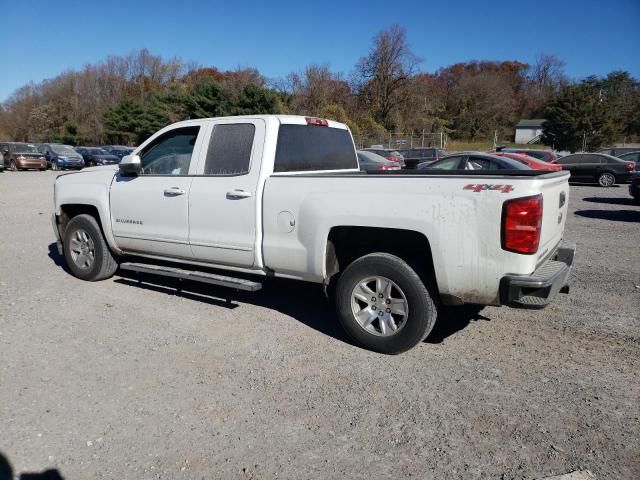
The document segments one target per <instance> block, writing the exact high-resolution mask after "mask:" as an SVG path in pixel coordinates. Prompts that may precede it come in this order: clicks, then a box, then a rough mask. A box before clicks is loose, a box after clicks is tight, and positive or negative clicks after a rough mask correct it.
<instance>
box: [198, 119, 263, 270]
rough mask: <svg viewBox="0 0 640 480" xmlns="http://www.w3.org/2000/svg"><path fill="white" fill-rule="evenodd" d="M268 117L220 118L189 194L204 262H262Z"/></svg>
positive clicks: (244, 264)
mask: <svg viewBox="0 0 640 480" xmlns="http://www.w3.org/2000/svg"><path fill="white" fill-rule="evenodd" d="M264 134H265V123H264V121H263V120H259V119H256V120H250V119H249V120H244V119H243V120H233V119H229V120H219V121H216V122H214V123H211V124H210V125H209V127H208V132H207V136H208V137H209V139H208V142H207V145H206V147H203V150H202V151H203V154H202V155H201V156H200V158H201V161H200V165H198V170H197V174H196V175H195V176H194V177H193V183H192V184H191V191H190V194H189V241H190V243H191V250H192V252H193V255H194V257H195V258H196V259H198V260H199V261H206V262H210V263H215V264H220V265H233V266H238V267H244V268H250V267H252V266H254V265H255V264H256V241H257V240H256V239H257V232H258V229H259V225H258V223H257V222H258V221H259V218H258V217H257V212H258V207H259V205H260V202H261V198H259V197H260V194H259V191H258V185H259V178H260V165H261V162H260V160H261V159H262V149H263V143H264Z"/></svg>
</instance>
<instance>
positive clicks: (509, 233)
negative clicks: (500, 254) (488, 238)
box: [502, 195, 542, 255]
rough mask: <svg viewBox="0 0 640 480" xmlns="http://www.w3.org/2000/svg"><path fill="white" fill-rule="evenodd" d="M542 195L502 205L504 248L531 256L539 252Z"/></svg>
mask: <svg viewBox="0 0 640 480" xmlns="http://www.w3.org/2000/svg"><path fill="white" fill-rule="evenodd" d="M541 226H542V195H536V196H535V197H526V198H516V199H513V200H507V201H506V202H504V204H503V205H502V248H503V249H504V250H508V251H510V252H515V253H524V254H528V255H531V254H533V253H536V252H537V251H538V245H539V244H540V230H541Z"/></svg>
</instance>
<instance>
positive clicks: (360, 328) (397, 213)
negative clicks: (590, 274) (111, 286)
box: [52, 115, 575, 354]
mask: <svg viewBox="0 0 640 480" xmlns="http://www.w3.org/2000/svg"><path fill="white" fill-rule="evenodd" d="M494 158H496V159H497V160H498V161H501V162H507V161H509V162H511V161H512V160H509V159H506V158H500V157H494ZM515 163H516V165H518V166H519V167H520V168H522V170H503V171H501V172H497V173H496V172H488V174H487V173H486V172H482V171H478V172H469V171H459V172H447V174H446V175H443V174H441V173H440V172H437V171H429V172H427V171H425V172H419V173H422V174H420V175H412V174H410V173H403V172H397V174H394V175H362V174H361V172H360V170H359V165H358V158H357V155H356V149H355V146H354V144H353V139H352V136H351V133H350V132H349V130H348V128H347V126H346V125H344V124H342V123H338V122H333V121H330V120H326V119H320V118H312V117H299V116H291V115H251V116H238V117H232V118H205V119H197V120H187V121H184V122H179V123H176V124H173V125H169V126H167V127H165V128H163V129H162V130H160V131H159V132H157V133H155V134H153V135H152V136H151V137H149V138H148V139H147V140H146V141H145V142H144V143H143V144H142V145H140V146H139V147H138V148H136V150H135V152H134V154H132V155H129V156H127V157H125V158H124V159H123V160H122V162H121V163H120V165H119V168H118V169H107V168H103V169H98V168H88V169H85V170H84V171H82V172H79V173H75V174H73V175H60V176H58V177H57V178H56V181H55V188H54V199H53V201H54V205H53V212H52V213H53V217H52V220H53V222H52V226H53V227H54V228H53V231H54V232H55V235H56V241H57V246H58V251H59V252H60V254H61V255H64V258H65V260H66V262H67V265H68V266H69V270H70V272H71V273H72V274H73V275H75V276H76V277H78V278H81V279H83V280H87V281H97V280H104V279H106V278H109V277H111V276H113V275H114V274H115V272H116V271H117V270H118V268H120V269H122V270H129V271H138V272H147V273H150V274H154V275H165V276H173V277H178V278H188V279H189V280H193V281H200V282H205V283H209V284H213V285H218V286H224V287H230V288H234V289H239V290H245V291H249V292H253V291H256V290H259V289H260V288H261V287H262V284H263V282H268V281H270V279H272V278H288V279H293V280H300V281H308V282H314V283H317V284H320V285H325V286H327V291H328V292H330V293H331V295H332V296H333V297H334V299H335V306H336V312H337V318H338V320H339V321H340V323H341V325H342V326H343V328H344V330H345V331H346V332H347V333H348V335H350V336H351V337H352V338H353V339H354V341H355V342H357V343H358V344H359V345H362V346H365V347H367V348H370V349H372V350H375V351H379V352H384V353H389V354H395V353H400V352H403V351H406V350H408V349H410V348H411V347H413V346H415V345H417V344H419V343H421V342H422V341H423V340H424V339H425V338H426V336H427V335H428V334H429V332H430V331H431V329H432V328H433V326H434V324H435V322H436V305H438V306H440V305H460V304H463V303H465V302H469V303H473V304H491V305H510V306H514V307H520V308H532V307H536V308H541V307H543V306H545V305H547V304H548V303H549V302H551V301H552V300H553V298H555V296H556V295H557V294H558V292H560V291H561V290H562V289H563V287H564V286H565V285H566V282H567V278H568V276H569V273H570V270H571V265H572V262H573V257H574V250H575V249H574V247H573V246H568V245H565V246H562V245H561V240H562V237H563V230H564V225H565V221H566V218H567V209H568V203H567V202H566V201H565V200H566V199H568V195H569V185H568V183H567V180H568V178H569V175H568V174H567V172H542V171H538V170H531V169H529V168H527V167H525V166H524V165H522V164H519V163H517V162H515ZM412 173H414V172H412ZM558 199H560V201H558ZM127 254H134V255H135V258H133V259H132V258H127V257H126V255H127ZM163 260H164V262H163ZM168 262H171V263H170V264H169V263H168ZM208 266H210V267H211V268H207V267H208ZM214 267H216V268H218V269H221V270H226V271H227V273H225V274H224V275H221V274H220V273H219V270H218V273H216V272H215V271H213V270H212V268H214ZM233 272H242V273H243V274H244V275H234V273H233ZM283 288H284V287H283ZM67 294H68V295H82V293H81V292H79V291H78V289H77V288H76V289H74V291H73V292H71V293H67ZM440 313H441V317H440V318H439V321H444V322H446V320H447V319H446V317H445V318H443V317H444V316H442V310H440Z"/></svg>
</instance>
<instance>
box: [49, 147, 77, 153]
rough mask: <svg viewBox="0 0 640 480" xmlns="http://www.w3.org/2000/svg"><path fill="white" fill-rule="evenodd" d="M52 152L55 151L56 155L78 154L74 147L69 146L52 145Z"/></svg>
mask: <svg viewBox="0 0 640 480" xmlns="http://www.w3.org/2000/svg"><path fill="white" fill-rule="evenodd" d="M51 150H53V151H54V152H55V153H60V154H62V153H66V154H73V153H76V151H75V150H74V149H73V147H71V146H69V145H51Z"/></svg>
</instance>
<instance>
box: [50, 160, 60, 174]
mask: <svg viewBox="0 0 640 480" xmlns="http://www.w3.org/2000/svg"><path fill="white" fill-rule="evenodd" d="M51 170H54V171H56V172H57V171H58V170H59V168H58V162H57V161H56V160H54V161H53V162H51Z"/></svg>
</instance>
